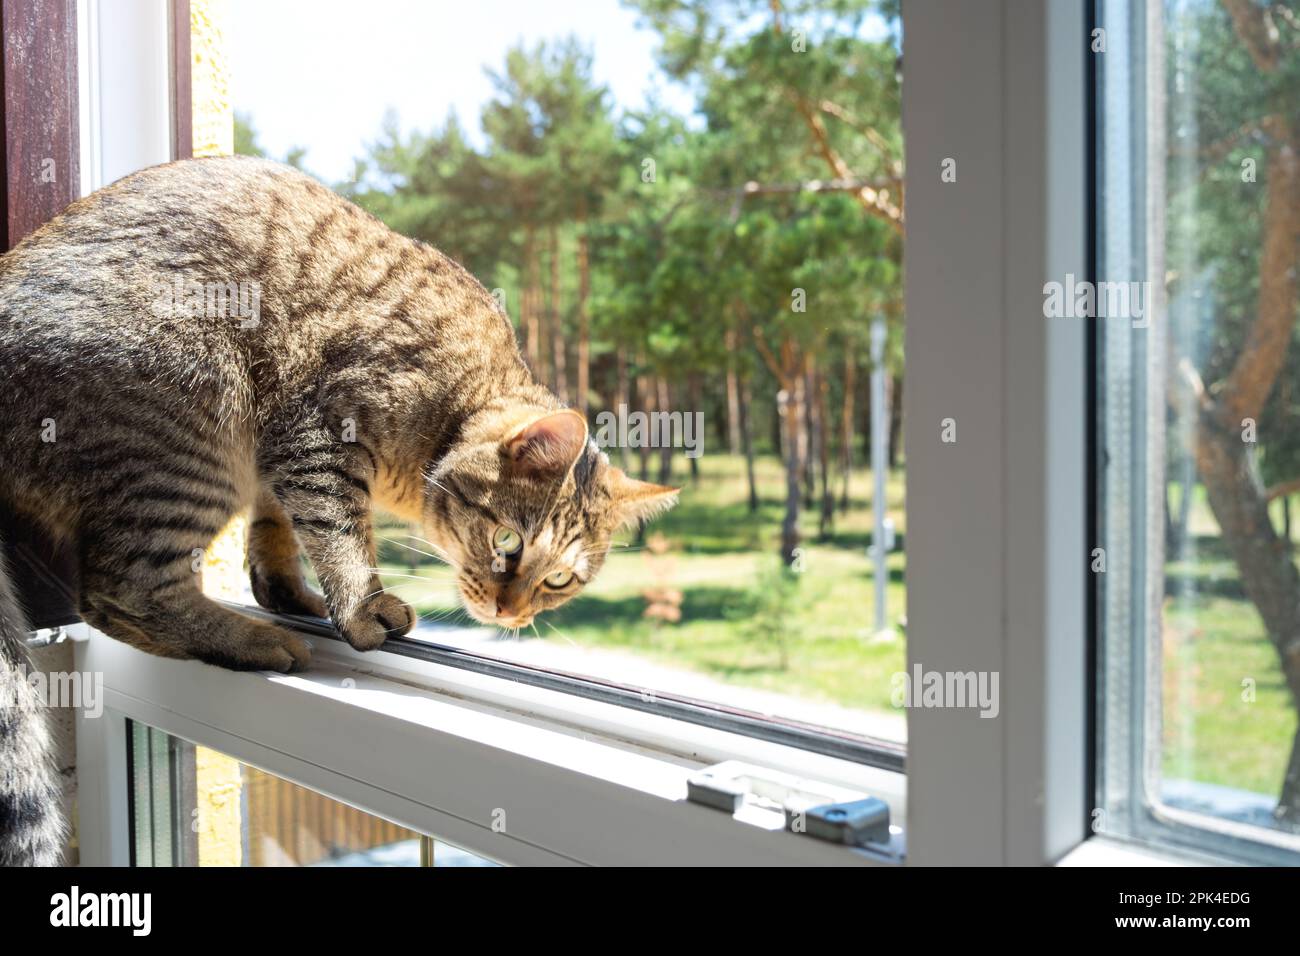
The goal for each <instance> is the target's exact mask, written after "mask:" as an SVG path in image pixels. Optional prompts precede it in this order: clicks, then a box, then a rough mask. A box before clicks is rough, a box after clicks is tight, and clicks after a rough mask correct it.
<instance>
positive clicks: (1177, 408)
mask: <svg viewBox="0 0 1300 956" xmlns="http://www.w3.org/2000/svg"><path fill="white" fill-rule="evenodd" d="M1101 6H1102V25H1103V26H1104V27H1105V29H1106V51H1105V53H1104V55H1099V56H1097V57H1096V63H1097V69H1098V77H1099V87H1098V110H1097V117H1098V119H1097V122H1098V129H1097V135H1098V144H1099V152H1098V156H1097V163H1098V181H1099V185H1100V187H1101V195H1100V204H1101V205H1100V209H1099V222H1098V225H1099V278H1100V279H1102V280H1103V281H1104V282H1114V283H1126V284H1127V283H1129V282H1130V281H1135V282H1140V283H1141V285H1140V286H1139V285H1134V286H1133V287H1132V288H1133V290H1134V291H1135V292H1136V293H1137V294H1140V296H1141V300H1140V301H1141V302H1143V303H1145V307H1146V309H1147V310H1149V311H1147V312H1146V314H1145V315H1143V314H1141V313H1140V312H1139V311H1137V310H1130V311H1129V312H1128V313H1125V314H1118V315H1117V314H1113V313H1112V314H1110V315H1102V314H1101V313H1100V312H1099V313H1098V315H1099V317H1098V318H1097V319H1096V322H1097V328H1098V330H1099V335H1100V341H1101V343H1102V344H1101V347H1100V351H1099V363H1100V367H1101V383H1100V388H1099V397H1100V400H1101V413H1100V416H1099V424H1098V438H1099V445H1098V447H1099V453H1100V455H1101V458H1100V459H1099V462H1098V464H1099V467H1100V469H1101V471H1100V474H1101V479H1100V488H1099V490H1100V493H1101V507H1100V515H1099V520H1100V523H1101V531H1102V536H1101V543H1102V544H1103V545H1104V546H1105V554H1104V573H1103V574H1100V575H1099V579H1098V580H1099V586H1100V593H1101V596H1102V605H1101V622H1102V627H1103V634H1104V639H1103V643H1102V654H1103V663H1104V670H1103V674H1102V702H1101V717H1102V721H1103V728H1104V730H1105V734H1104V735H1103V739H1104V741H1105V744H1104V747H1105V749H1104V750H1103V752H1102V763H1101V768H1102V772H1101V783H1102V788H1103V789H1102V800H1103V803H1102V806H1103V807H1104V808H1106V810H1107V813H1108V816H1107V817H1106V820H1107V826H1109V827H1110V828H1112V829H1119V830H1126V831H1128V832H1130V833H1132V834H1134V835H1139V836H1155V837H1159V838H1169V839H1182V840H1185V841H1190V842H1196V841H1197V840H1198V836H1197V831H1196V828H1198V827H1203V828H1205V831H1206V832H1205V833H1204V834H1202V835H1201V837H1200V838H1203V839H1204V840H1207V841H1210V842H1206V843H1205V845H1206V846H1210V847H1212V848H1214V849H1217V850H1221V851H1224V852H1231V853H1241V854H1246V855H1249V854H1252V853H1271V852H1277V851H1274V850H1269V849H1257V850H1252V849H1250V848H1249V847H1248V846H1247V845H1246V844H1245V843H1244V842H1243V841H1245V840H1259V841H1261V842H1263V843H1265V844H1267V845H1268V846H1270V847H1277V848H1281V852H1283V853H1285V852H1286V850H1285V848H1287V847H1291V848H1300V836H1298V835H1300V753H1298V752H1297V737H1296V732H1297V719H1296V707H1297V701H1300V653H1297V649H1298V648H1300V644H1297V634H1300V572H1298V571H1297V567H1298V565H1297V554H1296V548H1295V540H1296V531H1295V528H1294V526H1293V521H1292V509H1293V507H1294V505H1295V504H1296V499H1295V496H1296V494H1297V492H1300V484H1296V479H1297V478H1300V444H1298V443H1297V441H1298V439H1300V428H1297V425H1298V424H1300V404H1297V401H1296V394H1297V390H1298V389H1300V342H1297V341H1296V339H1297V329H1298V328H1300V326H1298V325H1297V319H1298V318H1300V304H1298V299H1297V285H1296V277H1297V270H1298V268H1300V247H1298V246H1297V236H1298V235H1300V169H1298V168H1297V163H1298V162H1300V161H1298V159H1297V156H1298V155H1300V123H1298V122H1297V120H1296V116H1295V106H1296V104H1297V103H1300V23H1298V22H1297V20H1296V18H1295V17H1294V14H1293V7H1289V6H1288V5H1286V4H1281V3H1260V2H1256V0H1250V2H1245V3H1241V4H1228V3H1220V2H1217V0H1164V2H1151V3H1142V2H1134V3H1120V2H1106V3H1104V4H1102V5H1101ZM1105 291H1106V290H1104V289H1103V288H1100V287H1099V288H1098V289H1097V292H1096V295H1097V298H1096V301H1097V305H1098V308H1099V309H1100V308H1101V307H1102V303H1103V295H1104V293H1105ZM1094 570H1097V568H1096V567H1094ZM1274 858H1277V857H1274ZM1283 858H1285V857H1283ZM1292 862H1294V859H1292Z"/></svg>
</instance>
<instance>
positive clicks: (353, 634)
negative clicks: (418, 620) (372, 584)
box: [335, 591, 415, 651]
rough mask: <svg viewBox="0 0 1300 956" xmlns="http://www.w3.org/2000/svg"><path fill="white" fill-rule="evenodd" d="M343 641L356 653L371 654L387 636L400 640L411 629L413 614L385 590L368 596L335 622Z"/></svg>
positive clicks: (407, 606)
mask: <svg viewBox="0 0 1300 956" xmlns="http://www.w3.org/2000/svg"><path fill="white" fill-rule="evenodd" d="M335 624H337V625H338V629H339V631H340V633H342V635H343V638H344V640H346V641H347V642H348V643H349V644H351V645H352V646H353V647H355V648H356V649H357V650H359V651H373V650H374V649H375V648H376V647H378V646H379V645H380V644H382V643H384V641H386V640H387V639H388V638H390V637H400V636H401V635H403V634H405V633H406V632H407V631H409V630H410V629H411V628H412V627H414V626H415V612H414V611H412V610H411V606H410V605H409V604H407V603H406V602H405V601H403V600H401V599H400V598H396V597H393V595H391V594H389V593H388V592H386V591H380V592H379V593H378V594H374V595H371V596H370V597H368V598H366V599H365V600H364V601H362V602H361V604H360V605H359V606H358V607H357V609H356V610H355V611H353V612H352V613H351V614H350V615H348V617H347V620H345V621H336V622H335Z"/></svg>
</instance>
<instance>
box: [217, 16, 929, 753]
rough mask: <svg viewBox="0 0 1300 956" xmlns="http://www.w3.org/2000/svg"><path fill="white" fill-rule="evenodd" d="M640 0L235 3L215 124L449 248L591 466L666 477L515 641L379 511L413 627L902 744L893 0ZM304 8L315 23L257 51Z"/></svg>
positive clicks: (395, 584)
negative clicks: (228, 109)
mask: <svg viewBox="0 0 1300 956" xmlns="http://www.w3.org/2000/svg"><path fill="white" fill-rule="evenodd" d="M656 6H657V5H655V4H651V3H644V2H632V3H626V2H622V0H599V2H593V3H588V4H583V5H576V6H568V5H563V4H559V5H551V6H550V7H547V8H546V11H545V13H544V14H543V13H542V12H541V11H542V8H541V7H537V6H536V5H530V4H527V3H524V2H522V0H492V2H486V3H477V4H470V5H453V4H427V3H416V2H394V0H377V2H376V3H375V4H372V5H371V6H369V7H368V11H369V21H368V22H370V23H372V24H385V25H390V24H402V25H403V26H401V28H400V29H398V30H396V31H394V30H391V29H388V28H387V27H385V29H383V30H381V31H378V32H376V31H375V30H373V29H370V28H361V29H360V30H359V29H358V27H357V25H356V22H355V18H354V17H353V16H352V15H351V14H350V13H348V12H347V11H346V10H345V9H343V8H337V9H336V8H334V7H331V6H329V5H320V4H310V5H309V4H266V3H260V2H253V0H237V2H232V3H231V5H230V25H229V30H228V35H229V37H230V42H231V51H230V53H231V55H230V64H231V70H232V91H233V97H234V104H235V108H236V115H237V126H236V138H235V142H236V148H237V150H239V151H241V152H246V153H259V154H262V155H269V156H271V157H273V158H277V159H282V160H283V159H288V160H290V161H292V162H294V163H297V164H299V165H301V166H303V167H304V168H305V169H307V170H308V171H310V172H311V173H313V174H315V175H317V176H318V177H320V178H321V179H323V180H324V181H325V182H327V183H329V184H331V185H332V186H333V187H334V188H335V189H336V190H337V191H339V192H340V193H342V194H343V195H345V196H348V197H349V198H351V199H354V200H355V201H357V202H358V203H360V204H361V205H362V206H364V207H365V208H366V209H368V210H370V211H371V212H373V213H374V214H376V215H377V216H378V217H380V218H381V219H382V220H384V221H385V222H386V223H388V224H390V225H392V226H393V227H394V228H396V229H398V230H399V231H401V232H404V233H406V234H408V235H411V236H414V237H417V238H419V239H422V240H426V241H428V242H430V243H432V244H434V245H436V246H438V247H440V248H441V249H442V250H444V251H445V252H446V253H448V254H449V255H451V256H452V257H454V258H456V259H458V260H459V261H461V262H462V263H463V264H464V265H466V267H467V268H469V270H470V271H471V272H473V273H474V274H475V276H476V277H477V278H478V279H480V280H481V281H482V282H483V284H484V285H485V286H486V287H487V288H488V289H489V290H493V291H494V294H497V295H498V296H499V300H500V302H501V303H502V305H503V306H504V309H505V311H506V313H507V314H508V316H509V317H510V320H511V321H512V323H514V325H515V327H516V332H517V335H518V338H519V340H520V343H521V347H522V349H523V352H524V355H525V357H526V358H527V360H528V361H529V363H530V365H531V366H532V368H533V370H534V373H535V375H536V377H537V378H538V379H539V380H541V381H542V382H544V383H545V384H547V385H548V386H549V387H550V388H551V389H552V390H553V391H555V392H556V393H557V394H559V395H560V396H561V397H562V398H563V399H564V400H565V401H566V402H567V403H569V404H570V405H572V406H574V407H579V408H583V409H584V410H585V411H586V413H587V418H588V422H589V427H590V429H591V434H592V435H593V436H594V437H595V438H596V439H597V440H598V441H599V442H600V443H601V444H604V445H606V451H607V452H608V454H609V456H610V458H611V460H612V462H613V464H614V465H616V466H621V467H622V468H624V469H626V470H627V471H628V472H629V473H630V474H632V475H634V476H639V477H640V478H643V479H647V480H650V481H653V482H658V483H661V484H670V485H674V486H680V487H681V488H682V489H683V490H682V492H681V496H680V503H679V504H678V505H677V506H676V508H675V509H673V510H672V511H670V512H668V513H667V514H666V515H663V516H662V517H659V518H658V519H657V520H655V521H654V522H653V523H652V524H651V525H650V527H649V528H648V530H647V531H646V532H645V533H643V534H638V533H636V532H631V531H629V532H625V533H622V534H620V535H619V536H618V538H617V539H616V544H615V549H614V551H613V553H612V554H611V555H610V558H609V560H608V562H607V563H606V565H605V567H604V569H603V570H602V571H601V573H600V574H599V575H598V576H597V577H596V579H595V580H594V582H593V583H592V584H590V585H589V586H588V587H587V588H586V589H585V592H584V593H583V594H582V595H580V596H579V597H578V598H577V599H575V600H573V601H572V602H571V603H570V604H568V605H566V606H565V607H563V608H560V609H558V610H554V611H549V612H545V613H542V614H541V615H540V616H538V617H537V619H536V620H535V621H534V622H533V623H532V625H531V626H526V627H524V628H523V629H521V630H518V631H510V630H502V629H497V628H492V627H484V626H481V625H479V624H476V623H475V622H474V621H473V620H471V619H470V618H469V617H468V616H467V615H466V614H465V613H464V611H463V610H462V609H461V606H460V600H459V598H458V595H457V589H456V577H457V575H456V573H455V572H454V571H453V570H452V569H451V568H448V567H447V566H446V565H444V564H442V563H441V561H440V560H439V558H437V557H435V556H434V554H435V552H437V551H439V550H442V549H441V548H439V547H436V546H435V544H436V543H435V542H430V541H426V540H424V537H425V536H427V535H428V534H429V532H428V531H426V530H422V529H419V528H411V527H409V526H407V525H404V524H402V523H400V522H396V521H385V522H384V523H381V525H380V527H379V536H380V540H379V552H378V561H379V564H380V565H381V566H382V568H383V571H384V579H385V583H386V584H387V586H388V587H389V588H390V589H391V590H392V591H393V592H394V593H396V594H397V595H398V596H400V597H402V598H404V599H406V600H407V601H408V602H410V603H411V604H412V605H414V606H415V608H416V610H417V611H419V612H420V614H421V615H422V620H421V624H420V626H419V629H418V631H417V634H416V636H417V637H419V638H421V639H424V640H427V641H430V642H434V643H439V644H444V645H453V646H457V647H462V648H467V649H471V650H474V651H476V652H480V653H484V654H488V655H493V656H496V657H499V658H505V659H509V660H511V661H516V662H523V663H525V664H530V665H539V666H544V667H547V668H551V669H556V670H563V671H567V672H570V673H576V674H581V675H588V676H594V677H599V678H603V679H608V680H613V681H617V682H619V683H623V684H628V685H631V686H632V687H634V688H636V689H639V690H642V691H646V692H652V693H655V694H659V695H663V694H677V695H682V696H687V697H691V698H696V699H700V700H705V701H710V702H716V703H720V704H724V705H726V706H728V707H732V708H740V709H744V710H747V711H753V712H758V713H760V714H764V715H775V716H779V717H782V718H786V719H792V720H797V721H801V722H804V723H808V724H814V725H818V726H829V727H834V728H838V729H842V730H847V731H849V732H852V733H854V734H857V735H862V736H867V737H875V738H885V739H888V740H892V741H900V740H902V739H903V738H904V736H905V720H904V716H903V711H902V710H901V709H899V708H898V707H897V706H895V704H894V702H893V700H892V699H891V694H892V690H893V688H894V687H895V686H896V682H895V681H894V680H893V677H894V675H896V674H898V673H900V672H902V671H904V670H905V643H904V632H905V629H906V620H905V616H904V615H905V591H904V579H905V570H906V555H905V551H904V543H905V532H906V527H905V516H904V506H903V504H904V503H903V488H904V474H903V468H904V467H905V458H904V447H903V445H904V442H903V430H902V424H901V408H902V389H903V384H904V383H903V356H902V314H901V301H902V295H901V278H900V277H901V266H902V245H903V243H902V209H901V178H902V174H903V173H902V170H903V166H902V137H901V131H900V123H899V117H900V107H899V96H900V83H899V76H898V58H899V55H900V50H901V38H900V36H899V32H898V31H899V27H898V21H897V17H896V6H897V5H896V3H894V2H881V3H875V2H864V3H861V4H857V3H854V4H847V5H846V4H843V3H839V2H834V0H826V2H811V3H806V4H799V5H798V8H797V9H794V8H791V10H790V11H786V12H783V13H781V14H779V15H776V16H777V19H776V21H774V20H773V16H774V14H773V12H772V10H770V9H769V8H768V7H767V6H766V5H760V6H756V7H754V8H753V10H752V11H750V10H748V8H745V7H744V5H741V6H739V7H737V6H734V5H730V4H716V5H712V6H709V7H708V8H707V11H706V12H707V16H706V19H707V21H708V22H707V23H702V24H699V25H694V24H691V23H686V22H684V21H681V20H678V19H676V18H672V17H664V16H661V15H659V14H658V13H657V12H656ZM304 19H310V20H312V21H313V24H314V27H315V29H313V34H312V35H313V44H301V43H287V42H285V37H286V36H299V35H300V31H301V29H302V22H303V20H304ZM334 20H337V21H338V22H337V24H333V21H334ZM502 23H509V24H511V26H510V29H508V30H502V29H500V24H502ZM331 24H333V26H337V29H334V28H333V26H331ZM774 26H776V27H778V29H777V30H776V31H774V30H773V27H774ZM697 30H698V32H697ZM430 36H455V37H456V41H455V43H453V44H451V45H450V46H448V47H446V48H445V49H444V50H443V53H442V55H439V56H436V57H430V56H429V55H428V48H427V40H428V37H430ZM335 39H337V42H338V43H339V44H341V45H340V46H339V47H338V48H337V49H336V48H334V47H333V46H331V45H330V44H333V43H334V42H335ZM696 41H699V44H697V43H696ZM318 44H323V45H318ZM543 44H544V46H542V45H543ZM700 44H702V46H701V45H700ZM688 48H695V49H697V52H698V53H699V55H698V56H686V57H676V56H673V55H672V54H671V51H672V50H680V49H688ZM665 51H669V53H668V54H665ZM286 58H287V59H286ZM669 60H672V61H673V62H672V63H669V62H668V61H669ZM386 105H390V106H391V109H390V111H389V112H388V113H387V114H385V113H384V107H385V106H386ZM804 106H806V107H808V109H809V110H810V112H807V113H806V114H805V113H804V112H802V111H801V109H802V107H804ZM829 157H834V160H833V161H830V160H829ZM828 163H829V164H828ZM873 326H875V327H877V328H878V329H879V332H880V333H881V337H880V338H879V340H878V341H877V340H874V339H873V334H872V329H873ZM877 370H878V371H879V378H878V379H876V380H873V371H877ZM651 416H659V417H651ZM873 456H878V457H873ZM878 477H879V479H880V480H879V481H877V478H878ZM877 507H878V510H877ZM482 537H483V540H482V541H479V540H478V539H477V538H476V539H475V546H476V547H479V548H480V549H486V548H487V547H488V545H487V536H486V535H484V536H482ZM877 544H879V545H880V546H881V547H880V554H879V558H880V560H879V563H878V562H877V560H876V554H875V550H874V549H875V547H876V545H877Z"/></svg>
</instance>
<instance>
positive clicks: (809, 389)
mask: <svg viewBox="0 0 1300 956" xmlns="http://www.w3.org/2000/svg"><path fill="white" fill-rule="evenodd" d="M803 394H804V403H803V404H804V441H805V442H806V443H807V453H806V454H805V455H804V456H803V506H804V507H805V508H808V509H809V510H811V509H812V508H813V506H814V505H816V503H817V457H818V456H817V448H816V445H817V441H818V435H819V434H820V433H821V428H820V426H819V425H818V422H817V401H816V395H817V371H816V369H814V368H813V366H812V363H811V361H810V362H809V363H808V364H807V366H806V367H805V368H804V370H803Z"/></svg>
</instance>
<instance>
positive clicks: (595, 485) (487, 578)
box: [425, 409, 677, 628]
mask: <svg viewBox="0 0 1300 956" xmlns="http://www.w3.org/2000/svg"><path fill="white" fill-rule="evenodd" d="M481 437H482V438H483V440H480V441H473V442H467V443H463V444H462V445H461V446H460V447H458V448H457V449H456V450H455V451H453V452H452V453H451V454H449V455H447V456H446V457H445V458H444V459H442V460H441V461H440V462H439V463H438V465H437V466H436V468H435V469H434V471H433V473H432V474H431V475H430V476H429V480H428V488H427V491H426V506H425V525H426V530H427V531H428V533H429V536H430V538H431V539H432V540H433V541H434V542H435V543H436V544H437V545H438V547H439V548H440V549H442V550H443V552H444V556H445V557H447V558H448V559H449V560H450V561H451V563H453V564H454V565H455V566H456V568H457V570H458V572H459V574H458V576H457V584H458V586H459V589H460V596H461V600H462V602H463V603H464V605H465V608H466V610H467V611H468V612H469V613H470V615H471V616H472V617H473V618H474V619H475V620H478V621H480V622H482V623H484V624H493V625H497V626H499V627H507V628H518V627H525V626H527V625H528V624H530V623H531V622H532V620H533V618H534V616H536V615H537V614H539V613H540V612H542V611H545V610H549V609H550V608H555V607H559V606H560V605H561V604H564V603H565V602H567V601H569V600H570V599H571V598H573V597H574V596H575V595H577V594H578V592H580V591H581V590H582V589H583V587H584V586H585V585H586V584H587V582H589V581H590V580H591V579H592V578H593V577H594V576H595V575H596V572H597V571H599V570H600V567H601V565H602V564H604V562H605V556H606V554H607V553H608V552H609V546H610V540H611V538H612V537H613V535H614V533H615V532H616V531H617V530H618V529H619V528H623V527H630V526H634V525H636V524H638V523H639V522H641V521H645V520H647V519H649V518H650V517H653V516H654V515H655V514H658V513H659V512H661V511H665V510H667V509H668V508H670V507H672V506H673V504H675V503H676V500H677V489H675V488H667V487H664V486H662V485H655V484H650V483H649V482H644V481H638V480H636V479H634V478H630V477H628V476H627V475H626V474H625V473H624V472H623V471H622V470H621V469H619V468H615V467H613V466H612V465H610V464H609V460H608V459H607V458H606V457H605V455H604V454H603V453H602V452H601V451H600V450H599V449H598V448H597V447H596V444H595V442H593V441H591V440H590V439H589V438H588V436H587V422H586V420H585V419H584V418H583V416H582V415H580V414H579V413H578V412H575V411H572V410H568V409H564V410H561V411H555V412H549V413H534V415H533V416H530V417H529V418H528V419H527V420H525V421H523V422H519V421H503V422H502V423H501V425H500V427H499V430H497V431H495V432H493V430H491V429H489V430H488V431H487V434H486V435H484V436H481Z"/></svg>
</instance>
